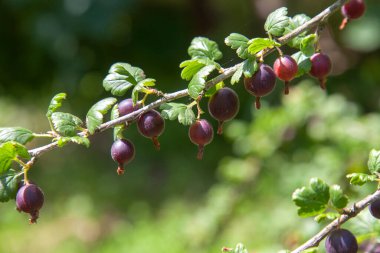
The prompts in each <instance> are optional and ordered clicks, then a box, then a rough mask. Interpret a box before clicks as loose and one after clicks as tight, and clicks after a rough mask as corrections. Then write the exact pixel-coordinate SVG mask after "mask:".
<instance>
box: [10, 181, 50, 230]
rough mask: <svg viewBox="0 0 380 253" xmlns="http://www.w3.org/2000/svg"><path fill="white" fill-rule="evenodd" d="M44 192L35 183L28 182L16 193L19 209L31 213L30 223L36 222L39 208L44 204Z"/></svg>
mask: <svg viewBox="0 0 380 253" xmlns="http://www.w3.org/2000/svg"><path fill="white" fill-rule="evenodd" d="M44 199H45V198H44V193H43V192H42V190H41V189H40V188H39V187H38V186H37V185H35V184H30V183H27V184H26V185H24V186H22V187H21V188H20V189H19V190H18V192H17V195H16V207H17V211H19V212H24V213H29V214H30V219H29V221H30V223H36V222H37V219H38V215H39V210H40V209H41V207H42V206H43V204H44Z"/></svg>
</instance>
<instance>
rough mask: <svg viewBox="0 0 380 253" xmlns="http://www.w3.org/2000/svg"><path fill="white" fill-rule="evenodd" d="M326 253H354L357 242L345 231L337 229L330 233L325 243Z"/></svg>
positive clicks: (356, 248) (356, 250) (356, 249)
mask: <svg viewBox="0 0 380 253" xmlns="http://www.w3.org/2000/svg"><path fill="white" fill-rule="evenodd" d="M325 247H326V252H327V253H356V252H358V242H357V241H356V238H355V236H354V235H353V234H352V233H351V232H350V231H348V230H347V229H337V230H334V231H332V232H331V233H330V235H329V236H328V237H327V238H326V242H325Z"/></svg>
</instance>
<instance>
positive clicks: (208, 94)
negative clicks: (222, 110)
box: [205, 82, 224, 97]
mask: <svg viewBox="0 0 380 253" xmlns="http://www.w3.org/2000/svg"><path fill="white" fill-rule="evenodd" d="M223 87H224V82H219V83H217V84H216V85H214V86H212V87H211V88H210V89H208V90H207V91H206V93H205V97H211V96H212V95H214V94H215V93H216V92H217V91H218V90H220V89H221V88H223Z"/></svg>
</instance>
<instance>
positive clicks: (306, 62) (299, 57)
mask: <svg viewBox="0 0 380 253" xmlns="http://www.w3.org/2000/svg"><path fill="white" fill-rule="evenodd" d="M292 57H293V59H294V60H296V62H297V65H298V72H297V75H296V77H300V76H302V75H304V74H306V73H309V71H310V69H311V61H310V58H309V57H307V56H306V55H304V54H303V53H302V52H297V53H295V54H293V55H292Z"/></svg>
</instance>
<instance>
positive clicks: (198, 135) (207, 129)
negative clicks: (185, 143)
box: [189, 119, 214, 160]
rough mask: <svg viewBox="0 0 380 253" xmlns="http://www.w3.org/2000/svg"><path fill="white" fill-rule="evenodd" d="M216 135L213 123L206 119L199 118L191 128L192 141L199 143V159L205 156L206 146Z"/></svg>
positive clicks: (190, 136)
mask: <svg viewBox="0 0 380 253" xmlns="http://www.w3.org/2000/svg"><path fill="white" fill-rule="evenodd" d="M213 137H214V130H213V129H212V126H211V124H210V123H209V122H208V121H207V120H205V119H201V120H197V121H195V123H194V124H192V125H191V126H190V128H189V138H190V140H191V142H192V143H194V144H195V145H198V154H197V158H198V160H201V159H202V157H203V152H204V146H206V145H207V144H209V143H210V142H211V141H212V139H213Z"/></svg>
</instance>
